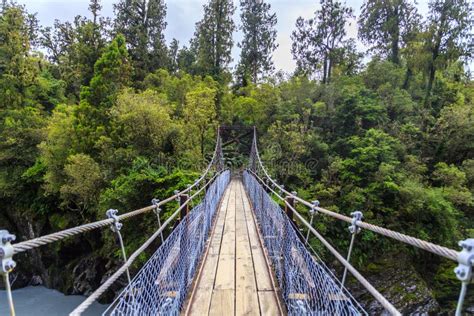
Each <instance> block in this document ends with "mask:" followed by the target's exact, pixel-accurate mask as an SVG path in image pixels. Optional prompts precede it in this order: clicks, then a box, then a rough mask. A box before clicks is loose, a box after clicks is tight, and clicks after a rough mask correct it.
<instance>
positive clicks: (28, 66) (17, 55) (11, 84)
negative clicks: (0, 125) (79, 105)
mask: <svg viewBox="0 0 474 316" xmlns="http://www.w3.org/2000/svg"><path fill="white" fill-rule="evenodd" d="M26 17H27V13H26V12H25V11H24V9H23V8H22V7H20V6H14V5H12V6H6V7H5V9H4V10H3V11H2V12H1V16H0V97H1V99H2V102H1V105H0V109H1V108H15V107H19V106H22V105H24V102H25V100H26V99H27V96H28V92H27V90H28V88H29V87H31V86H32V85H33V84H34V83H35V78H36V76H37V75H38V70H37V68H36V67H35V65H34V64H33V61H32V59H31V58H30V56H29V53H30V33H29V28H28V24H27V20H26Z"/></svg>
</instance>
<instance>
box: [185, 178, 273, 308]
mask: <svg viewBox="0 0 474 316" xmlns="http://www.w3.org/2000/svg"><path fill="white" fill-rule="evenodd" d="M204 260H205V262H204V265H203V266H202V268H201V272H200V275H199V276H198V279H197V282H198V283H197V284H196V285H195V290H194V293H193V296H192V302H191V303H190V305H189V306H188V309H187V312H188V315H226V316H227V315H278V314H279V311H278V305H277V298H276V295H275V292H274V289H273V287H272V282H271V279H270V274H269V271H268V268H267V264H266V262H265V257H264V253H263V249H262V247H261V245H260V242H259V237H258V233H257V227H256V224H255V220H254V216H253V214H252V211H251V209H250V203H249V200H248V198H247V194H246V193H245V189H244V186H243V184H242V181H241V180H240V179H234V180H232V181H231V183H230V184H229V186H228V188H227V189H226V192H225V194H224V197H223V200H222V204H221V206H220V208H219V212H218V214H217V222H216V224H215V228H214V231H213V233H212V235H211V237H210V242H209V246H208V254H207V257H206V258H205V259H204Z"/></svg>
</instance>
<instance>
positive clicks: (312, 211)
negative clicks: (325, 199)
mask: <svg viewBox="0 0 474 316" xmlns="http://www.w3.org/2000/svg"><path fill="white" fill-rule="evenodd" d="M311 204H312V205H313V207H311V208H310V209H309V214H311V217H313V216H314V215H315V214H317V213H318V207H319V201H318V200H314V201H313V202H311Z"/></svg>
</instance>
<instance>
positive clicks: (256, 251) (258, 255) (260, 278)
mask: <svg viewBox="0 0 474 316" xmlns="http://www.w3.org/2000/svg"><path fill="white" fill-rule="evenodd" d="M240 185H241V192H242V200H243V206H244V214H245V218H246V222H247V229H248V235H249V242H250V246H251V251H252V257H253V262H254V268H255V275H256V280H257V289H258V290H259V291H271V290H273V286H272V281H271V279H270V274H269V272H268V267H267V262H266V261H265V257H264V254H263V249H262V247H261V245H260V241H259V239H258V234H257V226H256V223H255V221H254V217H253V216H252V213H251V212H252V210H251V209H250V202H249V200H248V197H247V194H246V193H245V189H244V187H243V185H242V183H241V184H240Z"/></svg>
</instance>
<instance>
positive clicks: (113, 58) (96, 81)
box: [81, 35, 130, 107]
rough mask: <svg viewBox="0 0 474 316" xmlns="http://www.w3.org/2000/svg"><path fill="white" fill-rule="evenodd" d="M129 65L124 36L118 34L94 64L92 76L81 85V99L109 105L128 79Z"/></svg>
mask: <svg viewBox="0 0 474 316" xmlns="http://www.w3.org/2000/svg"><path fill="white" fill-rule="evenodd" d="M129 75H130V65H129V64H128V52H127V48H126V47H125V38H124V37H123V36H122V35H118V36H117V37H116V38H115V39H114V40H113V41H112V42H111V43H110V45H109V46H108V47H107V48H106V49H105V51H104V53H103V54H102V56H101V57H100V58H99V59H98V60H97V62H96V63H95V65H94V76H93V77H92V79H91V81H90V85H89V86H88V87H83V89H82V91H81V99H82V100H86V101H87V102H89V103H90V104H91V105H94V106H97V107H110V106H111V105H112V104H113V103H114V99H115V97H116V95H117V93H118V91H119V90H120V89H121V88H122V87H124V86H125V85H126V84H127V83H128V81H129Z"/></svg>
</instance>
